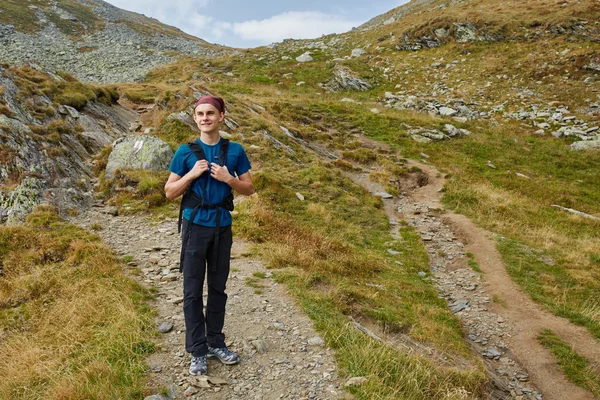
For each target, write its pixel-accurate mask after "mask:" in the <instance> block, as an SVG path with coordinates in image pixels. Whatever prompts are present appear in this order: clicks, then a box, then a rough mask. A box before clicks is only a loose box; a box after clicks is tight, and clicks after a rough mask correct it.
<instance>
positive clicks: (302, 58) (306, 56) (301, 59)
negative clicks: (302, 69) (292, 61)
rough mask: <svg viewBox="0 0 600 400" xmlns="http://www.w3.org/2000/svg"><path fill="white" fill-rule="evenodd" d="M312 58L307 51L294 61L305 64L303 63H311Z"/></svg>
mask: <svg viewBox="0 0 600 400" xmlns="http://www.w3.org/2000/svg"><path fill="white" fill-rule="evenodd" d="M312 60H313V58H312V57H311V56H310V52H309V51H307V52H305V53H303V54H301V55H299V56H298V57H296V61H298V62H301V63H305V62H309V61H312Z"/></svg>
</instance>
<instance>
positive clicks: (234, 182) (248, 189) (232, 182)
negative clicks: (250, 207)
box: [227, 176, 254, 196]
mask: <svg viewBox="0 0 600 400" xmlns="http://www.w3.org/2000/svg"><path fill="white" fill-rule="evenodd" d="M227 184H228V185H229V186H231V188H232V189H233V190H235V191H236V192H237V193H239V194H242V195H244V196H250V195H251V194H252V193H254V185H253V184H252V182H247V181H241V180H239V179H237V178H234V177H233V176H232V177H231V179H229V180H228V181H227Z"/></svg>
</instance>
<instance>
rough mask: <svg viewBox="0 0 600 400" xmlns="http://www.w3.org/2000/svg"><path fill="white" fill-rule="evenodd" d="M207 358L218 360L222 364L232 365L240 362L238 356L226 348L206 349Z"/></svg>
mask: <svg viewBox="0 0 600 400" xmlns="http://www.w3.org/2000/svg"><path fill="white" fill-rule="evenodd" d="M206 357H208V358H218V359H219V361H221V362H222V363H223V364H227V365H232V364H237V363H239V362H240V355H239V354H237V353H234V352H233V351H231V350H229V349H228V348H227V347H210V346H209V347H208V354H207V355H206Z"/></svg>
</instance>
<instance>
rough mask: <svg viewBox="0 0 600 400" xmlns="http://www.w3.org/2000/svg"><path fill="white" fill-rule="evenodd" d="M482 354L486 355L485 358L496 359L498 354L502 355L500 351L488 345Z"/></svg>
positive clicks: (498, 356)
mask: <svg viewBox="0 0 600 400" xmlns="http://www.w3.org/2000/svg"><path fill="white" fill-rule="evenodd" d="M483 355H484V356H486V357H487V358H493V359H498V358H500V356H502V353H500V352H499V351H498V350H496V349H495V348H493V347H490V348H489V349H487V350H486V351H485V353H484V354H483Z"/></svg>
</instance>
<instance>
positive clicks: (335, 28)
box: [230, 11, 361, 43]
mask: <svg viewBox="0 0 600 400" xmlns="http://www.w3.org/2000/svg"><path fill="white" fill-rule="evenodd" d="M360 24H361V22H359V21H349V20H347V19H344V18H343V17H341V16H338V15H332V14H325V13H321V12H316V11H289V12H285V13H283V14H278V15H275V16H273V17H271V18H267V19H263V20H260V21H258V20H251V21H245V22H236V23H233V24H230V25H231V29H232V30H233V32H234V33H235V34H236V35H238V36H240V37H241V38H242V39H243V40H253V41H261V42H263V43H270V42H279V41H281V40H283V39H287V38H294V39H310V38H316V37H319V36H321V35H323V34H330V33H341V32H346V31H349V30H350V29H352V27H354V26H358V25H360Z"/></svg>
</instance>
